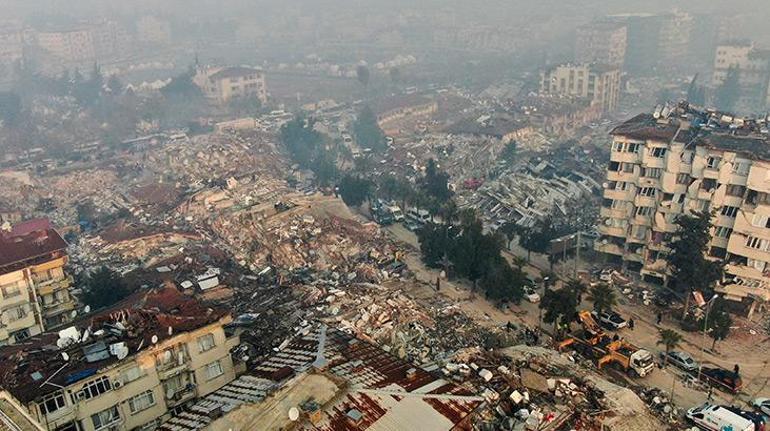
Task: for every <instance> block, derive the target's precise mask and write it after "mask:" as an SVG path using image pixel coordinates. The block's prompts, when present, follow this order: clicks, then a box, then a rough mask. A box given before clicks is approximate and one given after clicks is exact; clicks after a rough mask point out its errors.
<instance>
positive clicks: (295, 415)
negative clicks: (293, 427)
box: [289, 407, 299, 422]
mask: <svg viewBox="0 0 770 431" xmlns="http://www.w3.org/2000/svg"><path fill="white" fill-rule="evenodd" d="M297 419H299V409H298V408H296V407H292V408H290V409H289V420H290V421H292V422H294V421H296V420H297Z"/></svg>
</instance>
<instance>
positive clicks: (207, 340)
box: [198, 334, 216, 353]
mask: <svg viewBox="0 0 770 431" xmlns="http://www.w3.org/2000/svg"><path fill="white" fill-rule="evenodd" d="M214 346H216V344H214V334H206V335H203V336H201V337H198V349H199V351H200V352H201V353H202V352H205V351H207V350H211V349H213V348H214Z"/></svg>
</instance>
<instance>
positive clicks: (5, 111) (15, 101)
mask: <svg viewBox="0 0 770 431" xmlns="http://www.w3.org/2000/svg"><path fill="white" fill-rule="evenodd" d="M20 118H21V97H19V95H18V94H16V93H13V92H10V91H0V123H2V124H4V125H8V126H12V125H16V124H17V122H18V120H19V119H20Z"/></svg>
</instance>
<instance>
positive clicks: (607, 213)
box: [599, 207, 630, 219]
mask: <svg viewBox="0 0 770 431" xmlns="http://www.w3.org/2000/svg"><path fill="white" fill-rule="evenodd" d="M629 212H630V211H629V210H627V209H620V208H619V209H612V208H607V207H601V208H600V209H599V215H600V216H602V217H609V218H617V219H625V218H626V217H628V216H629Z"/></svg>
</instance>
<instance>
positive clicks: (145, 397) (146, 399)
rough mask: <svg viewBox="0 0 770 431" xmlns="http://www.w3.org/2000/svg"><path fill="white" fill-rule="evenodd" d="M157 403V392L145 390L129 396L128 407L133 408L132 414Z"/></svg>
mask: <svg viewBox="0 0 770 431" xmlns="http://www.w3.org/2000/svg"><path fill="white" fill-rule="evenodd" d="M154 405H155V394H153V393H152V391H145V392H142V393H141V394H139V395H137V396H135V397H133V398H129V400H128V408H129V409H130V410H131V414H134V413H138V412H141V411H142V410H147V409H149V408H150V407H152V406H154Z"/></svg>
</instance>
